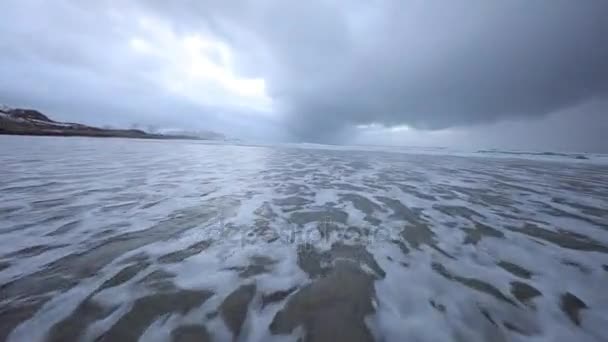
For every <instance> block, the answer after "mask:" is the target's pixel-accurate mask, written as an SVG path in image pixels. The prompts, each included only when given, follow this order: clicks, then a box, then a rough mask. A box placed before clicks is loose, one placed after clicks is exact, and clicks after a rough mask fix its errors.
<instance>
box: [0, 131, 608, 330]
mask: <svg viewBox="0 0 608 342" xmlns="http://www.w3.org/2000/svg"><path fill="white" fill-rule="evenodd" d="M0 144H2V149H0V165H1V168H0V217H1V219H0V341H3V340H8V341H79V340H82V341H122V340H125V341H127V340H137V339H139V340H142V341H191V340H197V341H227V340H238V341H297V340H298V339H300V338H301V339H303V340H304V341H374V340H375V341H490V340H491V341H524V340H525V341H606V339H607V338H608V335H607V333H606V329H605V327H606V326H607V325H608V295H607V294H606V289H607V288H608V211H607V208H608V166H607V164H606V163H604V162H602V160H604V159H602V158H603V157H602V156H598V157H597V158H594V157H593V156H588V158H587V159H582V158H567V157H560V156H557V157H555V158H554V159H550V158H549V157H548V156H547V155H541V156H538V155H534V154H528V155H525V154H524V155H519V154H517V155H513V154H507V155H505V154H500V155H499V154H497V156H493V155H492V154H489V153H484V154H466V153H451V152H449V151H443V150H432V151H430V152H429V151H422V153H412V152H415V151H412V150H411V149H410V150H407V152H408V153H402V152H403V151H400V150H397V149H394V148H391V149H380V148H374V149H367V150H366V149H357V148H338V147H323V146H317V145H304V146H294V145H289V146H274V147H272V146H236V145H221V144H204V143H200V142H184V141H138V140H128V141H125V140H121V139H86V138H68V139H66V138H28V137H2V138H1V140H0ZM550 157H552V155H550Z"/></svg>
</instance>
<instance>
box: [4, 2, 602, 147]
mask: <svg viewBox="0 0 608 342" xmlns="http://www.w3.org/2000/svg"><path fill="white" fill-rule="evenodd" d="M8 3H9V4H13V5H14V6H15V7H23V6H22V5H20V4H22V3H27V2H17V1H8ZM32 3H35V1H32ZM53 4H54V6H52V7H53V8H51V9H49V10H50V12H49V13H47V12H45V13H38V12H37V11H36V10H35V8H29V9H27V8H26V9H25V10H26V11H30V12H28V15H27V16H21V17H19V16H12V15H10V14H9V15H4V18H5V19H4V21H3V23H1V24H0V25H2V26H1V27H0V28H2V30H3V32H4V33H3V34H0V38H2V40H0V45H2V48H3V50H4V51H9V52H8V53H7V52H5V53H4V54H2V55H1V56H2V57H0V58H1V59H0V60H1V61H2V64H3V66H4V69H3V78H4V80H6V79H7V77H6V76H5V75H11V76H12V77H20V76H22V74H26V76H31V77H38V76H39V75H46V74H48V75H55V76H53V77H50V76H49V77H50V78H49V79H51V80H56V81H57V85H58V87H59V88H60V89H53V92H52V93H53V95H52V96H51V95H50V94H51V92H50V91H49V90H48V89H47V88H43V89H39V88H40V87H36V86H34V87H33V88H34V89H33V91H34V92H35V93H36V94H37V96H40V97H42V98H45V99H46V101H51V102H52V101H53V99H55V98H56V95H55V92H59V94H60V97H61V96H63V97H69V96H71V95H68V94H74V97H77V98H80V97H82V98H84V99H89V98H90V99H91V101H92V102H95V101H94V100H93V99H94V97H95V96H96V95H97V94H96V92H95V91H94V88H95V85H97V84H106V83H107V84H108V85H107V87H105V88H106V89H110V90H111V91H110V90H108V93H107V94H106V93H103V92H102V94H103V95H106V96H107V97H108V99H107V100H106V101H105V102H104V103H103V104H102V107H103V106H104V105H107V106H110V104H112V103H114V102H115V101H114V99H113V98H112V97H113V96H114V97H116V96H118V97H120V95H124V94H129V95H131V96H132V98H133V99H134V100H133V101H131V102H132V104H131V105H132V107H133V108H135V107H138V106H140V105H142V106H144V107H145V105H146V104H147V105H148V106H150V103H149V101H146V99H149V98H161V99H162V98H166V99H167V103H168V104H167V106H168V107H170V104H172V103H180V101H181V99H176V98H174V97H168V96H167V95H164V94H163V93H162V90H155V89H154V88H153V87H148V86H147V85H148V84H147V83H146V81H145V80H146V75H147V71H148V70H154V69H155V68H157V67H158V66H157V65H155V64H154V62H150V61H144V60H138V59H137V58H135V57H132V56H131V55H130V54H129V53H128V52H125V51H123V50H124V44H117V43H116V42H117V41H120V39H121V37H122V35H121V33H124V32H116V31H115V30H114V29H113V28H112V27H111V25H109V23H108V21H107V19H108V17H107V16H108V14H107V13H108V12H107V11H106V10H108V9H112V10H114V11H116V12H125V13H127V14H128V15H131V14H133V13H143V14H145V15H150V16H155V17H157V18H160V19H162V20H163V21H165V22H167V23H169V24H170V25H171V27H172V28H173V29H174V30H175V32H178V33H189V32H197V31H201V30H204V31H208V32H212V33H213V34H214V35H215V36H216V37H217V38H218V39H221V40H223V41H225V42H226V43H227V44H229V46H230V47H231V48H232V49H233V51H234V53H235V56H234V57H235V59H236V63H237V65H238V72H239V74H240V75H244V76H247V77H261V78H264V79H265V80H266V85H267V88H268V92H269V95H270V96H271V98H272V99H273V102H274V110H275V111H276V112H277V114H278V115H281V117H282V118H283V124H284V127H286V128H288V129H289V130H290V131H291V132H293V133H294V134H295V136H297V137H298V139H302V140H309V141H312V140H317V141H319V140H324V141H340V140H341V139H342V138H344V136H343V135H341V134H340V133H342V134H352V132H353V131H352V130H350V129H348V128H352V127H353V126H356V125H365V124H371V123H374V124H379V125H384V126H398V125H408V126H411V127H415V128H420V129H430V130H436V129H443V128H451V127H468V126H475V125H479V124H489V123H494V122H497V121H504V120H506V121H509V120H520V119H525V118H539V117H543V116H546V115H550V114H551V113H555V112H558V111H560V110H563V109H565V108H571V107H573V106H577V105H579V104H582V103H586V102H589V101H594V100H598V99H599V100H602V99H605V98H606V97H607V94H608V20H606V18H608V1H605V0H582V1H574V0H535V1H530V0H510V1H487V0H468V1H438V0H428V1H421V0H400V1H397V0H373V1H363V0H350V1H333V0H331V1H330V0H310V1H284V0H259V1H258V0H256V1H253V0H252V1H236V0H234V1H232V0H225V1H219V0H217V1H212V0H176V1H161V0H148V1H143V0H142V1H131V2H112V1H95V2H93V1H91V2H85V1H57V2H53ZM18 5H19V6H18ZM5 7H10V6H6V5H5ZM31 7H35V6H31ZM47 7H48V6H47ZM22 9H23V8H22ZM127 10H128V11H127ZM29 13H33V14H32V15H33V17H31V16H30V15H29ZM38 16H41V17H40V18H38ZM48 16H50V17H51V18H53V16H59V17H64V18H69V20H56V21H53V25H52V26H48V27H39V26H40V25H39V22H42V23H44V22H47V23H48V22H49V20H48ZM15 17H16V18H18V19H19V20H25V19H28V20H27V23H15V22H14V21H13V20H14V18H15ZM19 25H21V26H23V25H33V29H28V30H25V32H26V33H27V32H30V31H31V32H30V33H31V34H29V35H28V34H24V33H23V30H17V31H18V32H17V33H19V34H17V35H12V34H11V29H12V28H13V27H14V26H19ZM13 31H14V30H13ZM43 33H46V34H43ZM7 41H8V43H7ZM58 46H59V47H63V48H57V47H58ZM68 51H69V53H68ZM168 53H169V52H168ZM7 55H8V56H7ZM21 58H28V59H30V64H27V65H29V66H30V67H31V66H32V65H36V68H37V69H39V70H37V71H36V72H33V71H31V70H30V71H29V73H28V72H25V71H23V70H21V71H20V73H17V74H16V73H15V71H14V68H13V65H14V64H11V63H7V62H6V61H7V60H11V59H12V60H13V61H15V60H20V59H21ZM108 58H110V60H109V61H108V60H107V59H108ZM39 61H40V63H39V64H34V63H38V62H39ZM17 64H18V63H17ZM19 65H23V63H21V64H19ZM17 70H20V69H17ZM133 70H136V72H134V71H133ZM11 72H12V74H11ZM64 72H65V73H66V74H67V75H68V76H70V75H71V76H73V78H75V79H86V76H83V75H89V74H92V75H93V78H92V79H95V77H96V76H95V75H97V76H99V82H90V83H91V84H86V82H85V84H84V86H82V87H81V86H80V85H81V83H82V82H84V81H80V82H76V81H75V82H72V83H69V84H66V87H68V88H66V89H61V85H62V82H61V80H63V79H65V77H63V78H62V77H60V76H59V75H60V74H63V73H64ZM81 73H82V74H81ZM122 74H127V75H129V77H128V79H125V78H124V77H120V75H122ZM108 75H113V76H112V77H108ZM116 75H118V76H116ZM71 76H70V77H71ZM26 78H27V77H26ZM20 82H24V83H23V85H22V86H23V87H28V86H31V83H32V82H27V79H26V81H19V82H17V84H21V83H20ZM48 83H49V82H45V81H44V80H43V81H42V84H44V85H46V86H47V87H48ZM6 84H8V82H6ZM9 88H11V89H13V90H14V88H13V87H11V86H10V85H9V87H2V88H0V90H2V91H3V92H4V94H0V97H4V98H9V97H10V96H7V95H6V92H7V89H9ZM20 94H22V95H23V92H21V93H20ZM15 96H16V95H15ZM0 100H3V98H0ZM121 108H122V109H123V110H124V111H125V112H132V111H133V108H123V107H122V106H121ZM216 111H217V109H215V110H210V113H212V112H216ZM156 112H157V113H158V115H159V116H162V115H163V114H162V112H165V110H163V111H156ZM209 115H210V116H211V117H213V115H211V114H209ZM579 116H580V120H586V118H587V116H586V114H585V113H580V115H579ZM187 117H188V116H187Z"/></svg>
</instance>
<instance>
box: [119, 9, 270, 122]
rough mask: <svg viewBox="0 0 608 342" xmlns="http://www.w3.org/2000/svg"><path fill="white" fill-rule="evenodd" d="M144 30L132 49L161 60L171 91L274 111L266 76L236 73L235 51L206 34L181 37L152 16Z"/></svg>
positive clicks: (161, 73) (145, 21)
mask: <svg viewBox="0 0 608 342" xmlns="http://www.w3.org/2000/svg"><path fill="white" fill-rule="evenodd" d="M139 26H140V28H141V30H140V32H139V34H138V35H137V36H134V37H132V38H131V39H130V41H129V46H130V48H131V49H132V50H133V51H135V52H136V53H139V54H141V55H143V56H145V57H147V58H154V59H155V60H158V61H160V63H159V65H161V70H158V74H157V75H156V76H157V77H155V78H156V79H158V81H159V83H160V84H161V85H162V86H163V87H165V88H166V89H167V90H169V91H171V92H173V93H176V94H178V95H180V96H184V97H187V98H189V99H191V100H193V101H195V102H197V103H200V104H202V105H207V106H218V107H238V108H241V109H242V108H250V109H252V112H253V111H254V112H256V113H259V112H262V113H271V106H272V100H271V99H270V97H269V96H268V95H267V92H266V82H265V80H264V79H263V78H244V77H240V76H239V75H237V74H236V72H235V70H234V69H235V68H234V62H233V58H234V57H233V51H232V50H231V49H230V47H229V46H228V45H227V44H225V43H224V42H222V41H220V40H218V39H216V38H215V37H213V36H211V35H208V34H206V33H189V34H187V35H182V36H179V35H177V34H175V33H174V32H173V31H172V30H171V29H170V28H169V27H167V26H166V25H163V23H162V22H157V21H154V20H152V19H149V18H145V19H142V20H140V25H139Z"/></svg>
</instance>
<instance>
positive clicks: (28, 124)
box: [0, 106, 202, 139]
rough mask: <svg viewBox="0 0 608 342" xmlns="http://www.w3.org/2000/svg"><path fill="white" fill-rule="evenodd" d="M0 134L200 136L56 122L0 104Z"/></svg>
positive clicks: (37, 113) (130, 136)
mask: <svg viewBox="0 0 608 342" xmlns="http://www.w3.org/2000/svg"><path fill="white" fill-rule="evenodd" d="M0 134H10V135H44V136H64V137H68V136H83V137H100V138H103V137H119V138H140V139H202V138H200V137H196V136H189V135H180V134H157V133H148V132H144V131H142V130H139V129H114V128H99V127H94V126H88V125H83V124H79V123H71V122H59V121H54V120H52V119H50V118H49V117H48V116H46V115H44V114H42V113H41V112H39V111H37V110H33V109H20V108H8V107H3V106H0Z"/></svg>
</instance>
